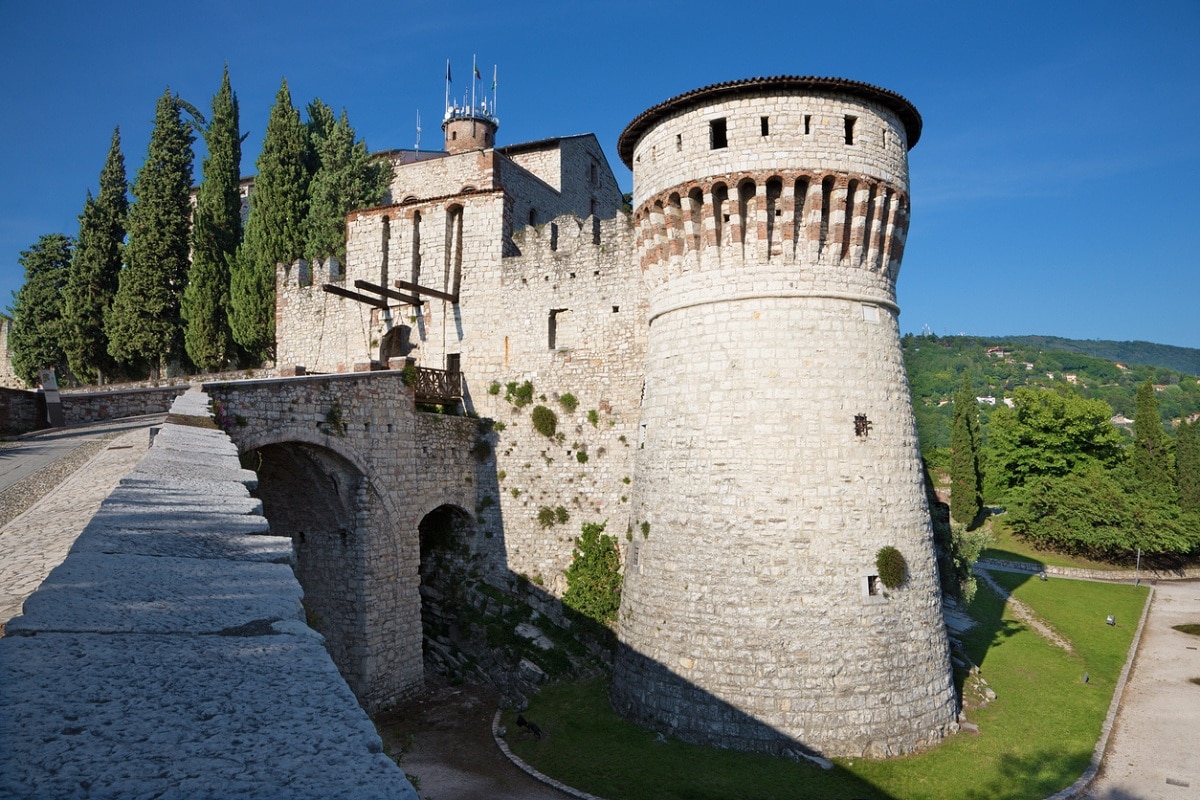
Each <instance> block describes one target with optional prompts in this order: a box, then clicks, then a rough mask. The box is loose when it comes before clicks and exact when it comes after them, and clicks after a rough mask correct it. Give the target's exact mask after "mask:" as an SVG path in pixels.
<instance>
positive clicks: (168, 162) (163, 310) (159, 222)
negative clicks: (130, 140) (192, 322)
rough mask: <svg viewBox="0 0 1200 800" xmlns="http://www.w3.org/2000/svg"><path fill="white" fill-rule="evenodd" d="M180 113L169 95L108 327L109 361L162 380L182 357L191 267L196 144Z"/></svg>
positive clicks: (158, 119)
mask: <svg viewBox="0 0 1200 800" xmlns="http://www.w3.org/2000/svg"><path fill="white" fill-rule="evenodd" d="M180 111H181V105H180V102H179V100H178V98H176V97H175V96H174V95H172V94H171V90H170V89H169V88H168V89H167V90H166V92H164V93H163V96H162V97H160V98H159V100H158V107H157V111H156V114H155V119H154V130H153V131H152V132H151V134H150V147H149V150H148V151H147V153H146V162H145V164H143V165H142V168H141V170H139V171H138V176H137V180H136V181H134V184H133V196H134V199H135V202H134V203H133V205H132V206H131V207H130V209H129V222H128V227H129V243H128V244H127V245H126V247H125V268H124V269H123V270H121V275H120V279H119V282H118V286H117V293H116V296H115V297H114V298H113V304H112V306H111V308H110V309H109V312H108V314H107V315H106V316H105V321H104V322H105V332H106V333H107V335H108V352H109V354H110V355H112V356H113V358H115V359H117V360H118V361H120V362H122V363H129V364H133V363H140V364H147V365H149V366H150V369H151V373H152V374H153V375H154V376H156V377H157V375H158V374H159V370H160V368H162V367H165V366H166V364H167V361H168V360H169V359H170V358H171V357H172V356H176V357H178V356H182V355H183V347H182V345H183V341H182V340H183V336H182V320H181V318H180V303H181V299H182V296H183V287H184V284H185V283H186V281H187V273H188V266H189V258H188V256H189V253H188V231H189V228H190V226H191V217H192V213H191V212H192V208H191V203H190V200H189V192H190V190H191V185H192V141H193V138H194V137H193V136H192V132H191V130H190V128H189V127H188V126H187V125H186V124H185V123H184V122H183V119H182V117H181V115H180Z"/></svg>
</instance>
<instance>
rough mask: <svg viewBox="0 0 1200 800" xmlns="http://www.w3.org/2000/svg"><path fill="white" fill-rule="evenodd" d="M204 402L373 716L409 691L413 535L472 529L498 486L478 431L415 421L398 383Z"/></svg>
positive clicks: (368, 377) (284, 386) (310, 381)
mask: <svg viewBox="0 0 1200 800" xmlns="http://www.w3.org/2000/svg"><path fill="white" fill-rule="evenodd" d="M204 391H205V392H207V393H208V395H209V396H210V397H211V398H212V401H213V411H214V416H215V417H216V419H217V422H218V424H220V425H221V427H223V428H224V429H225V430H226V431H227V432H228V433H229V435H230V437H231V438H232V440H233V441H234V443H235V444H236V445H237V447H238V451H239V453H240V454H241V456H242V460H243V463H244V464H245V466H247V467H248V468H250V469H253V470H255V471H256V472H257V473H258V476H259V491H258V493H259V495H260V496H261V498H262V500H263V506H264V511H265V514H266V516H267V518H268V519H269V520H270V522H271V526H272V528H273V529H274V530H275V531H276V532H278V533H287V534H289V535H291V537H292V540H293V542H294V544H295V550H296V574H297V577H298V578H299V580H300V583H301V586H302V587H303V588H304V594H305V601H304V602H305V609H306V612H307V615H308V621H309V624H310V625H311V626H312V627H313V628H315V629H316V630H318V631H319V632H320V633H321V634H322V635H324V636H325V638H326V646H327V647H328V649H329V653H330V655H331V656H332V657H333V660H334V663H336V664H337V665H338V668H339V670H341V672H342V675H343V676H344V677H345V679H346V682H347V683H348V684H349V685H350V688H351V689H352V690H353V691H354V693H355V695H357V696H358V698H359V701H360V702H361V703H362V704H363V705H364V706H365V707H366V708H367V709H368V711H373V710H375V709H378V708H382V707H386V706H388V705H391V704H393V703H395V702H396V701H398V700H399V699H401V698H403V697H404V696H406V695H409V694H412V693H413V692H414V691H416V690H418V689H420V687H421V686H422V684H423V680H424V672H423V666H422V628H421V598H420V594H419V577H418V575H419V569H420V559H421V548H420V534H419V530H420V527H421V523H422V520H425V519H428V518H430V516H431V515H433V516H437V513H439V510H442V512H444V511H445V510H447V509H451V510H453V511H454V513H455V514H456V515H458V516H460V517H461V516H462V515H465V514H470V515H471V516H474V515H473V510H474V509H476V503H477V501H476V497H477V496H478V495H477V493H478V492H480V491H484V490H486V487H488V486H494V484H495V483H496V475H495V460H494V455H493V450H492V447H491V440H490V438H489V437H490V436H491V433H490V428H489V427H488V426H487V424H486V423H480V421H479V420H475V419H469V418H466V417H455V416H449V415H443V414H431V413H418V412H416V411H415V395H414V390H413V389H412V388H410V387H408V386H406V385H405V381H404V375H403V373H402V372H400V371H385V372H369V373H348V374H337V375H322V376H305V377H294V378H274V379H268V380H251V381H235V382H227V383H225V382H222V383H209V384H205V385H204ZM495 493H496V491H495V489H494V488H493V490H492V494H493V496H494V495H495ZM493 546H495V547H502V544H495V545H493ZM501 557H502V554H501Z"/></svg>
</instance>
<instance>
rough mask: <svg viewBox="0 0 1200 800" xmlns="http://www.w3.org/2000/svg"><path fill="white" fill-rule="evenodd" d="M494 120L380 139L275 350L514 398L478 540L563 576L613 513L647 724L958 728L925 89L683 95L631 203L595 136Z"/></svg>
mask: <svg viewBox="0 0 1200 800" xmlns="http://www.w3.org/2000/svg"><path fill="white" fill-rule="evenodd" d="M498 126H499V121H498V119H497V118H496V116H495V115H494V113H493V110H492V109H489V108H488V106H487V105H486V104H479V105H475V104H470V105H468V106H467V107H456V106H451V107H449V108H448V109H447V112H446V116H445V119H444V123H443V131H444V133H445V150H444V152H416V151H393V152H390V153H387V154H386V157H388V158H390V159H391V160H392V162H393V164H394V166H395V173H394V179H393V181H392V184H391V187H390V191H389V196H388V198H387V201H386V204H385V205H382V206H380V207H377V208H370V209H364V210H359V211H355V212H353V213H351V214H350V215H349V217H348V219H347V249H346V263H345V264H344V265H343V264H338V263H336V262H329V263H315V264H306V263H304V262H299V263H297V264H294V265H290V266H281V267H280V268H279V270H278V272H277V276H276V290H277V301H276V302H277V315H276V363H277V365H278V368H279V371H280V373H281V374H284V375H300V374H317V373H341V372H353V371H359V372H364V371H371V370H375V369H387V368H389V367H391V368H393V369H394V368H399V367H403V366H405V365H415V366H417V367H424V368H434V369H437V370H442V371H444V374H445V375H446V376H449V380H450V382H451V383H452V384H453V387H452V390H451V394H452V395H453V396H454V398H455V399H456V400H458V399H459V398H461V404H462V405H463V406H464V407H465V409H466V410H467V411H468V412H472V413H476V414H478V415H479V416H481V417H488V418H491V419H494V420H496V422H497V425H496V430H497V431H498V435H497V436H496V438H495V452H494V468H495V474H494V476H493V480H491V481H490V482H485V481H479V482H478V485H476V486H475V487H474V489H473V491H474V495H475V498H476V506H475V509H474V513H473V514H472V515H471V519H472V526H473V531H472V532H471V536H470V538H471V540H472V544H471V547H472V548H473V549H474V550H475V551H476V552H477V553H478V554H480V555H481V556H482V557H484V558H485V560H490V563H491V565H492V567H493V568H495V569H496V570H501V569H503V570H508V571H510V572H511V573H515V574H521V575H525V576H528V577H529V578H530V579H531V580H532V581H533V582H534V583H536V584H539V585H544V586H545V587H546V588H547V589H548V590H549V591H550V592H552V593H553V594H556V595H561V593H562V591H563V590H564V589H565V581H564V578H563V572H564V570H565V569H566V567H567V566H568V565H569V563H570V561H571V557H572V550H573V544H574V537H575V535H576V534H577V533H578V530H579V522H581V521H582V522H588V521H596V522H599V521H606V522H607V526H608V528H607V530H608V532H609V533H612V534H614V535H616V536H617V537H618V538H619V540H620V544H621V547H622V551H623V557H624V564H625V588H624V594H623V598H622V607H621V612H620V618H619V621H618V627H619V632H618V635H619V641H620V647H619V654H618V656H617V661H616V670H615V679H614V684H613V688H612V700H613V703H614V705H615V707H616V708H617V709H618V710H619V711H620V712H621V713H623V714H625V715H626V716H628V717H629V718H631V719H635V720H638V721H641V722H644V723H646V724H649V725H651V726H652V727H655V728H658V729H660V730H663V731H666V732H668V733H670V734H672V735H675V736H678V737H680V738H683V739H688V740H691V741H699V742H706V743H714V744H718V745H722V746H731V747H737V748H742V749H751V750H765V751H775V752H778V751H780V750H781V749H786V746H785V744H781V743H788V742H793V743H800V744H802V745H803V746H806V747H808V748H811V749H813V750H816V751H819V752H822V753H825V754H829V755H863V754H865V755H872V756H884V755H893V754H898V753H906V752H911V751H913V750H916V749H919V748H921V747H924V746H928V745H930V744H933V743H935V742H937V741H938V740H940V739H941V738H942V737H943V736H944V735H945V734H946V733H948V732H949V731H950V730H951V729H952V728H953V727H954V721H955V712H956V700H955V693H954V687H953V682H952V677H951V671H950V665H949V653H948V646H947V639H946V634H945V630H944V627H943V623H942V617H941V596H940V591H939V588H938V583H937V574H936V567H935V561H934V553H933V543H932V531H931V528H930V522H929V513H928V508H927V506H926V501H925V494H924V489H923V484H922V473H921V467H920V460H919V455H918V447H917V438H916V429H915V423H914V420H913V416H912V410H911V400H910V396H909V390H908V385H907V379H906V376H905V372H904V366H903V363H902V360H901V353H900V345H899V329H898V322H897V316H898V313H899V309H898V307H897V305H896V293H895V282H896V277H897V272H898V270H899V266H900V261H901V257H902V255H903V249H904V240H905V233H906V231H907V225H908V214H909V193H908V166H907V162H908V159H907V153H908V150H909V149H910V148H911V147H912V146H913V145H914V144H915V143H916V141H917V139H918V137H919V136H920V132H921V118H920V115H919V114H918V113H917V111H916V109H915V108H914V107H913V106H912V105H911V104H910V103H909V102H908V101H907V100H905V99H904V98H903V97H901V96H899V95H897V94H894V93H892V92H890V91H887V90H884V89H880V88H877V87H874V86H871V85H867V84H863V83H858V82H855V81H849V80H841V79H829V78H812V77H786V76H785V77H774V78H759V79H751V80H743V81H735V82H730V83H723V84H717V85H713V86H708V87H705V88H702V89H697V90H695V91H691V92H688V93H686V94H682V95H680V96H678V97H675V98H672V99H670V100H668V101H666V102H664V103H661V104H659V105H657V106H655V107H653V108H651V109H649V110H647V111H645V112H644V113H642V114H641V115H639V116H638V117H637V118H636V119H634V121H633V122H632V123H631V124H630V125H629V126H628V127H627V128H626V129H625V131H624V133H623V134H622V135H621V137H620V140H619V142H618V152H619V154H620V157H621V159H622V161H623V162H624V163H625V164H626V165H627V166H628V167H630V168H631V169H632V170H633V182H634V194H633V202H632V213H630V212H627V211H623V210H622V195H621V191H620V188H619V186H618V184H617V181H616V179H615V178H614V176H613V173H612V170H611V169H610V166H609V164H608V162H607V160H606V158H605V156H604V153H603V150H602V149H601V147H600V145H599V143H598V142H597V140H596V138H595V137H594V136H592V135H581V136H567V137H559V138H551V139H545V140H542V141H536V142H529V143H525V144H518V145H508V146H496V144H495V137H496V133H497V130H498ZM526 382H528V384H529V386H530V387H531V388H530V389H527V390H526V392H527V397H529V398H530V405H542V406H544V407H545V408H548V409H550V410H552V411H553V412H554V414H555V417H556V423H557V424H556V428H555V430H554V431H551V432H549V435H547V431H546V430H545V429H544V427H543V429H542V430H540V431H539V430H538V429H537V428H536V427H535V426H534V424H532V420H531V413H530V411H531V408H530V405H525V404H524V403H522V402H521V401H520V399H519V398H520V395H521V390H522V386H523V385H524V384H525V383H526ZM485 484H486V485H485ZM547 512H552V513H549V514H548V513H547ZM564 520H569V521H566V522H564ZM885 546H891V547H895V548H896V549H898V550H899V551H900V553H901V554H902V555H903V556H904V559H905V561H906V564H907V577H906V580H905V582H904V583H903V584H902V585H901V586H899V587H897V588H892V589H889V588H886V587H885V586H884V585H883V584H882V583H881V581H880V579H879V575H878V572H879V570H878V569H877V567H876V553H877V552H878V551H879V550H880V549H881V548H883V547H885Z"/></svg>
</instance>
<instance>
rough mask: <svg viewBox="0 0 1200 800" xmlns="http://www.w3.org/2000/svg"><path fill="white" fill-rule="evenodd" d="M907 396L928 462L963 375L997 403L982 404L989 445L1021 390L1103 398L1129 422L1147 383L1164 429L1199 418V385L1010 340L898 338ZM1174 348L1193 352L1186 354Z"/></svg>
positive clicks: (1146, 367)
mask: <svg viewBox="0 0 1200 800" xmlns="http://www.w3.org/2000/svg"><path fill="white" fill-rule="evenodd" d="M901 347H902V349H903V353H904V362H905V367H906V369H907V371H908V379H909V385H910V387H911V390H912V398H913V411H914V413H915V415H916V418H917V428H918V431H919V433H920V437H921V449H922V452H923V453H924V454H925V455H926V457H927V458H936V452H935V451H939V450H945V449H947V448H949V447H950V434H951V421H952V415H953V409H954V406H953V404H952V403H951V398H952V397H953V396H954V393H955V392H956V391H957V390H958V388H959V386H960V383H961V379H962V376H963V375H964V374H965V375H967V376H969V378H970V381H971V384H972V386H974V390H975V392H976V394H977V395H978V396H990V397H992V398H993V399H994V401H995V405H981V406H980V408H979V411H980V422H981V426H982V430H983V436H984V438H985V439H986V437H987V430H988V428H989V420H990V418H991V415H992V413H993V412H994V411H995V409H996V408H998V407H1000V406H1001V405H1002V404H1003V403H1004V402H1005V400H1004V398H1006V397H1007V398H1009V399H1010V400H1011V398H1012V395H1013V392H1014V390H1015V389H1017V388H1019V387H1023V386H1025V387H1038V388H1047V389H1052V390H1055V391H1059V390H1062V391H1067V390H1069V391H1073V392H1075V393H1077V394H1079V395H1080V396H1082V397H1085V398H1088V399H1095V400H1103V401H1104V402H1105V403H1107V404H1108V405H1109V406H1110V407H1111V408H1112V409H1113V412H1112V415H1118V414H1121V415H1124V416H1126V417H1129V418H1134V415H1135V409H1136V405H1137V399H1136V395H1137V389H1138V386H1140V385H1141V384H1143V383H1145V382H1146V381H1150V382H1151V383H1153V384H1154V385H1155V387H1156V388H1157V393H1158V399H1159V413H1160V416H1161V417H1162V420H1163V422H1164V423H1173V422H1177V421H1178V420H1180V419H1183V418H1187V417H1190V416H1192V415H1194V414H1197V413H1200V380H1197V378H1196V376H1195V375H1192V374H1188V373H1183V372H1177V371H1175V370H1173V369H1170V368H1167V367H1164V366H1161V365H1156V364H1138V363H1133V362H1126V363H1121V364H1118V363H1114V362H1112V361H1106V360H1104V359H1102V358H1097V357H1094V356H1090V355H1084V354H1081V353H1072V352H1063V351H1046V350H1039V349H1036V348H1034V347H1031V346H1027V345H1020V344H1013V343H1012V341H1011V340H1000V339H981V338H975V337H969V336H952V337H940V338H939V337H937V336H928V335H926V336H913V335H911V334H910V335H906V336H904V337H903V338H902V340H901ZM1175 349H1176V350H1182V351H1186V352H1187V353H1195V354H1196V355H1197V356H1198V357H1200V351H1196V350H1188V349H1187V348H1175Z"/></svg>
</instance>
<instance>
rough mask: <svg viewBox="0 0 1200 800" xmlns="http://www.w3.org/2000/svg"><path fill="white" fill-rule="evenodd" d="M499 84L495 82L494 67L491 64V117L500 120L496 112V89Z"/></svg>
mask: <svg viewBox="0 0 1200 800" xmlns="http://www.w3.org/2000/svg"><path fill="white" fill-rule="evenodd" d="M499 85H500V84H499V83H497V82H496V65H495V64H492V116H493V117H496V118H497V119H499V118H500V114H499V112H497V111H496V87H497V86H499Z"/></svg>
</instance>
